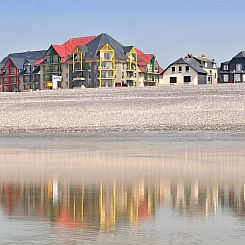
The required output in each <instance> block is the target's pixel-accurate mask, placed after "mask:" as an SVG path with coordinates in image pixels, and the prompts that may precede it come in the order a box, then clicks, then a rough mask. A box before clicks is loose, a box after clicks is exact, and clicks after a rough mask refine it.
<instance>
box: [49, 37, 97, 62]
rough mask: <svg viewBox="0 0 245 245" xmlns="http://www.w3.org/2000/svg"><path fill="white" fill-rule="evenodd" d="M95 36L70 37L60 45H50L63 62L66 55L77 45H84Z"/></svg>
mask: <svg viewBox="0 0 245 245" xmlns="http://www.w3.org/2000/svg"><path fill="white" fill-rule="evenodd" d="M95 38H96V36H89V37H77V38H71V39H69V40H68V41H66V42H65V43H63V44H61V45H52V46H53V48H54V49H55V51H56V52H57V53H58V55H59V56H60V57H62V59H61V62H62V63H63V62H65V61H66V59H67V57H68V56H69V55H71V54H72V53H73V51H74V49H75V48H76V47H77V46H86V45H87V44H88V43H89V42H91V41H92V40H93V39H95Z"/></svg>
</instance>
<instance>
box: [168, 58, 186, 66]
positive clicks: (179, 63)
mask: <svg viewBox="0 0 245 245" xmlns="http://www.w3.org/2000/svg"><path fill="white" fill-rule="evenodd" d="M182 64H187V63H186V60H184V59H183V58H179V59H178V60H176V61H175V62H174V63H172V64H171V65H182Z"/></svg>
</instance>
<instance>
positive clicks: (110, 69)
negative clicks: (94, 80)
mask: <svg viewBox="0 0 245 245" xmlns="http://www.w3.org/2000/svg"><path fill="white" fill-rule="evenodd" d="M98 70H102V71H115V70H116V68H115V67H114V68H113V66H102V67H101V66H99V67H98Z"/></svg>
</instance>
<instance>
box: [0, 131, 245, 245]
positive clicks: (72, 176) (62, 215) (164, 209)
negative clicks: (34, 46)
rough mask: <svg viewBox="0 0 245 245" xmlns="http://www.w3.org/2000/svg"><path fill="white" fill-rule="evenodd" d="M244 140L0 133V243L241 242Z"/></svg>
mask: <svg viewBox="0 0 245 245" xmlns="http://www.w3.org/2000/svg"><path fill="white" fill-rule="evenodd" d="M244 242H245V134H244V133H242V132H233V133H232V132H176V133H172V132H171V133H148V134H147V133H145V134H136V133H132V134H104V135H97V134H94V135H91V134H90V135H82V134H80V135H65V134H63V135H46V136H41V135H35V136H28V135H17V136H2V137H0V244H244Z"/></svg>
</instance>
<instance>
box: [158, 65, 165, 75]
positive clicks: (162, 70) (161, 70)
mask: <svg viewBox="0 0 245 245" xmlns="http://www.w3.org/2000/svg"><path fill="white" fill-rule="evenodd" d="M163 72H164V69H163V68H162V67H161V66H159V73H160V74H162V73H163Z"/></svg>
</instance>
